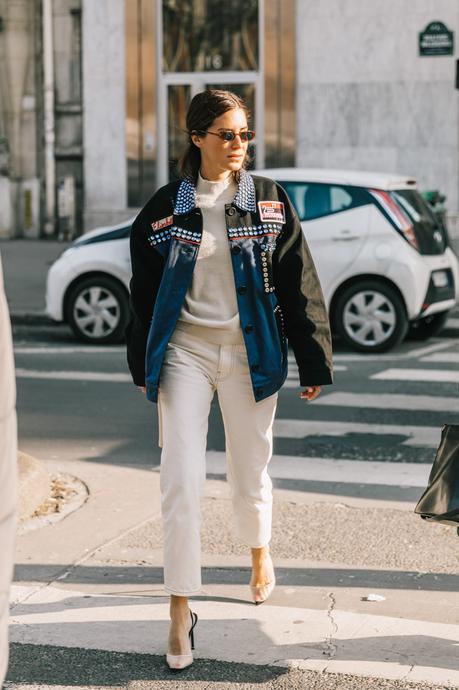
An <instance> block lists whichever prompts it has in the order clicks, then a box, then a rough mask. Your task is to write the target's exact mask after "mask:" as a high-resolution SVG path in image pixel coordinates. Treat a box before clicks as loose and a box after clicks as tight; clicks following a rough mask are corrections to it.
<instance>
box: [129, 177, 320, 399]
mask: <svg viewBox="0 0 459 690" xmlns="http://www.w3.org/2000/svg"><path fill="white" fill-rule="evenodd" d="M225 217H226V228H227V234H228V243H229V249H230V252H231V260H232V264H233V271H234V283H235V289H236V295H237V303H238V308H239V316H240V322H241V328H242V332H243V337H244V342H245V346H246V351H247V359H248V364H249V368H250V375H251V379H252V387H253V394H254V398H255V400H256V401H260V400H263V399H264V398H266V397H268V396H269V395H272V394H273V393H275V392H276V391H277V390H279V388H280V387H281V386H282V384H283V383H284V381H285V379H286V377H287V366H288V357H287V355H288V344H290V346H291V348H292V350H293V353H294V356H295V360H296V362H297V365H298V369H299V375H300V383H301V385H302V386H314V385H318V386H319V385H324V384H330V383H332V352H331V336H330V327H329V321H328V315H327V309H326V306H325V302H324V298H323V294H322V289H321V286H320V283H319V279H318V277H317V273H316V269H315V267H314V263H313V260H312V258H311V254H310V252H309V248H308V245H307V243H306V240H305V238H304V235H303V232H302V229H301V225H300V222H299V220H298V216H297V215H296V212H295V210H294V208H293V206H292V204H291V202H290V200H289V198H288V196H287V194H286V192H285V190H284V189H283V188H282V187H281V186H280V185H279V184H277V183H276V182H275V181H274V180H270V179H268V178H266V177H260V176H258V175H252V174H251V173H249V172H247V171H246V170H241V171H240V174H239V181H238V190H237V193H236V196H235V197H234V200H233V202H232V203H230V204H226V205H225ZM201 234H202V214H201V210H200V209H199V208H198V207H197V206H196V189H195V186H194V183H193V182H192V181H190V180H188V179H185V180H178V181H175V182H171V183H169V184H167V185H165V186H164V187H161V188H160V189H159V190H158V191H157V192H156V193H155V194H154V195H153V197H152V198H151V199H150V200H149V201H148V202H147V203H146V205H145V206H144V207H143V209H142V210H141V211H140V213H139V215H138V216H137V218H136V219H135V221H134V223H133V225H132V231H131V240H130V247H131V262H132V279H131V284H130V288H131V297H130V305H131V318H130V321H129V323H128V326H127V328H126V342H127V359H128V364H129V368H130V371H131V374H132V378H133V380H134V383H135V384H136V385H137V386H146V388H147V397H148V399H149V400H151V401H152V402H157V400H158V387H159V386H160V380H161V366H162V362H163V358H164V353H165V350H166V347H167V343H168V341H169V338H170V336H171V334H172V332H173V331H174V329H175V326H176V324H177V321H178V318H179V315H180V311H181V307H182V304H183V302H184V299H185V295H186V293H187V290H188V287H189V285H190V283H191V280H192V276H193V270H194V266H195V263H196V257H197V254H198V251H199V245H200V242H201Z"/></svg>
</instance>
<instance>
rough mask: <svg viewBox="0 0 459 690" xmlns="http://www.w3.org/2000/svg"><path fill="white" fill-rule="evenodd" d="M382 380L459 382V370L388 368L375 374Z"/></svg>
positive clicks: (373, 377) (374, 376)
mask: <svg viewBox="0 0 459 690" xmlns="http://www.w3.org/2000/svg"><path fill="white" fill-rule="evenodd" d="M371 378H372V379H378V380H380V381H431V382H434V381H436V382H439V383H443V382H445V383H459V371H457V370H456V371H452V370H451V369H386V370H385V371H379V372H378V373H377V374H373V376H372V377H371Z"/></svg>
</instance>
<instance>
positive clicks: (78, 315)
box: [73, 287, 120, 338]
mask: <svg viewBox="0 0 459 690" xmlns="http://www.w3.org/2000/svg"><path fill="white" fill-rule="evenodd" d="M73 318H74V319H75V323H76V325H77V326H78V328H79V329H80V331H81V332H82V333H84V334H85V335H86V336H88V337H90V338H105V337H106V336H107V335H110V334H111V333H113V331H114V330H115V328H116V327H117V326H118V323H119V320H120V306H119V304H118V300H117V299H116V297H115V296H114V295H113V294H112V293H111V292H110V290H107V289H106V288H103V287H91V288H87V289H86V290H83V292H81V293H80V294H79V295H78V298H77V299H76V301H75V305H74V307H73Z"/></svg>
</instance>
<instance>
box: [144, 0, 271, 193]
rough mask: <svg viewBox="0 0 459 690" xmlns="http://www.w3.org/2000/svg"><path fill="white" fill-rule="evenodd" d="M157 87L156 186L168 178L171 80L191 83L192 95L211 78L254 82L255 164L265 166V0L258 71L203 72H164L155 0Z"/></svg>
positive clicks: (158, 4) (159, 17)
mask: <svg viewBox="0 0 459 690" xmlns="http://www.w3.org/2000/svg"><path fill="white" fill-rule="evenodd" d="M155 4H156V50H157V52H156V70H157V75H156V85H157V86H156V88H157V98H156V103H157V110H156V114H157V120H156V141H157V157H156V179H157V185H158V187H162V186H163V185H165V184H167V182H168V181H169V166H168V150H167V149H168V132H167V126H168V117H167V104H168V94H167V89H168V87H169V86H170V85H171V84H174V85H184V86H190V87H191V98H193V96H194V95H195V94H197V93H199V92H200V91H203V90H204V88H205V85H206V84H208V83H212V82H218V83H223V84H224V83H228V84H253V85H254V86H255V122H254V126H255V127H254V128H255V131H256V132H257V133H258V136H257V138H256V139H255V151H256V167H257V168H264V167H265V166H264V164H265V144H264V128H265V118H264V102H265V93H264V0H258V45H259V55H258V71H246V72H242V71H224V70H222V71H217V70H211V71H204V72H163V68H162V65H163V45H164V44H163V40H164V39H163V30H162V27H163V7H162V5H163V3H162V1H161V0H156V3H155Z"/></svg>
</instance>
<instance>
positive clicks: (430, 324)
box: [408, 311, 449, 340]
mask: <svg viewBox="0 0 459 690" xmlns="http://www.w3.org/2000/svg"><path fill="white" fill-rule="evenodd" d="M448 316H449V311H442V312H440V313H439V314H431V315H430V316H426V317H425V318H423V319H418V320H417V321H412V322H411V323H410V329H409V331H408V338H409V339H410V340H427V339H428V338H432V337H433V336H434V335H437V333H439V332H440V331H441V330H442V328H444V326H445V324H446V322H447V320H448Z"/></svg>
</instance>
